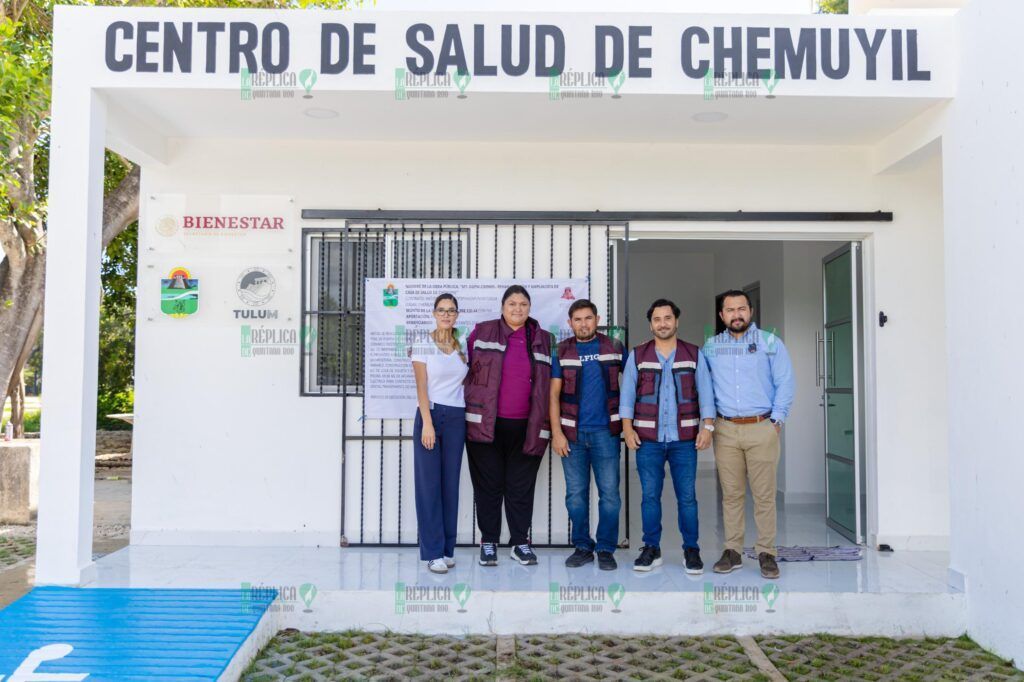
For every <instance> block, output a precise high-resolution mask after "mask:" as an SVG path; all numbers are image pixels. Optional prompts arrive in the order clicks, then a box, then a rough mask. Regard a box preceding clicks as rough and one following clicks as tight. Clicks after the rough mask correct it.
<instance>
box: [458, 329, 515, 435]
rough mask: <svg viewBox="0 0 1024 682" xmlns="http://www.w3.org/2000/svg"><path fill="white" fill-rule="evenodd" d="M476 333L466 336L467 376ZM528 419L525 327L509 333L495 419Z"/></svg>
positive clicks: (474, 331)
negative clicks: (497, 417)
mask: <svg viewBox="0 0 1024 682" xmlns="http://www.w3.org/2000/svg"><path fill="white" fill-rule="evenodd" d="M475 340H476V329H474V330H473V331H472V332H470V334H469V339H468V341H467V343H466V348H467V350H468V351H469V361H470V372H472V371H473V369H472V367H473V364H472V363H473V342H474V341H475ZM529 415H530V356H529V355H528V354H527V350H526V326H525V325H523V326H522V327H520V328H519V329H517V330H515V331H514V332H512V334H510V335H509V337H508V347H507V348H506V349H505V358H504V359H503V360H502V363H501V387H500V388H499V389H498V416H499V417H502V418H504V419H526V418H527V417H528V416H529Z"/></svg>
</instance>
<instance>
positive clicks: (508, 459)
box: [466, 417, 544, 545]
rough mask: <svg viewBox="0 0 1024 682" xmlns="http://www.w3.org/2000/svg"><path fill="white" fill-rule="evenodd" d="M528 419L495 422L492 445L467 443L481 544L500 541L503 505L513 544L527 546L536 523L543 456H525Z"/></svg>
mask: <svg viewBox="0 0 1024 682" xmlns="http://www.w3.org/2000/svg"><path fill="white" fill-rule="evenodd" d="M525 438H526V420H525V419H503V418H501V417H498V418H497V419H496V420H495V423H494V442H493V443H474V442H472V441H467V442H466V451H467V452H468V453H469V476H470V478H471V479H472V480H473V498H474V499H475V500H476V520H477V524H478V525H479V526H480V539H481V542H495V543H496V542H500V540H501V503H502V501H504V502H505V520H506V521H507V522H508V529H509V533H510V535H511V538H510V539H511V543H512V544H513V545H525V544H527V543H528V542H529V541H530V540H529V536H530V524H531V523H532V521H533V491H534V488H535V487H536V485H537V471H538V469H540V462H541V460H542V459H544V458H543V457H538V456H536V455H524V454H523V441H524V439H525Z"/></svg>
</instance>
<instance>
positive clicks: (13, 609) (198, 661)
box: [0, 587, 277, 682]
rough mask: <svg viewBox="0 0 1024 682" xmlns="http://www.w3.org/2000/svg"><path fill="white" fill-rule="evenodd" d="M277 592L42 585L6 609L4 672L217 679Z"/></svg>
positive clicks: (0, 616)
mask: <svg viewBox="0 0 1024 682" xmlns="http://www.w3.org/2000/svg"><path fill="white" fill-rule="evenodd" d="M276 596H277V592H276V591H275V590H244V589H239V590H186V589H141V588H75V587H37V588H35V589H34V590H32V591H31V592H29V593H28V594H27V595H25V596H24V597H22V598H21V599H19V600H18V601H16V602H14V603H13V604H11V605H10V606H8V607H7V608H5V609H3V610H0V678H2V679H4V680H6V679H9V678H10V676H11V675H13V674H15V672H16V671H17V672H19V673H21V674H23V675H24V674H30V673H34V674H35V675H36V676H38V677H35V678H33V677H31V676H30V677H29V678H28V679H44V678H43V677H42V675H46V676H47V677H46V678H45V679H52V680H64V681H66V682H73V681H75V680H88V681H89V682H96V681H98V680H160V679H163V680H176V681H177V680H216V679H217V678H218V677H219V676H220V675H221V673H223V672H224V670H225V669H226V668H227V666H228V663H230V662H231V659H232V658H233V657H234V655H235V653H237V652H238V650H239V648H240V647H241V646H242V644H243V643H244V642H245V640H246V639H247V638H248V637H249V635H250V634H252V632H253V631H254V630H255V629H256V626H257V624H258V623H259V621H260V618H262V617H263V614H264V613H265V612H266V611H267V609H268V608H269V607H270V603H271V602H272V601H273V600H274V598H275V597H276Z"/></svg>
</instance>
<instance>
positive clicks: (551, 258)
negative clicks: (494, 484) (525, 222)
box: [548, 224, 555, 545]
mask: <svg viewBox="0 0 1024 682" xmlns="http://www.w3.org/2000/svg"><path fill="white" fill-rule="evenodd" d="M548 227H549V228H550V230H551V253H550V254H548V277H550V278H551V279H554V278H555V226H554V224H551V225H549V226H548ZM552 471H553V465H552V463H551V442H550V441H548V544H549V545H553V544H555V543H553V542H552V541H551V535H552V532H551V472H552Z"/></svg>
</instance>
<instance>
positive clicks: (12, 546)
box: [0, 535, 36, 569]
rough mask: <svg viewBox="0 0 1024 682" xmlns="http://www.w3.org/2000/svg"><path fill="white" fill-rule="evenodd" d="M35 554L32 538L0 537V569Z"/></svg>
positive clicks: (34, 542) (34, 544) (34, 543)
mask: <svg viewBox="0 0 1024 682" xmlns="http://www.w3.org/2000/svg"><path fill="white" fill-rule="evenodd" d="M35 553H36V541H35V540H34V539H33V538H27V537H9V536H5V535H0V569H4V568H8V567H9V566H13V565H14V564H17V563H21V562H22V561H24V560H25V559H28V558H29V557H32V556H35Z"/></svg>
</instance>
